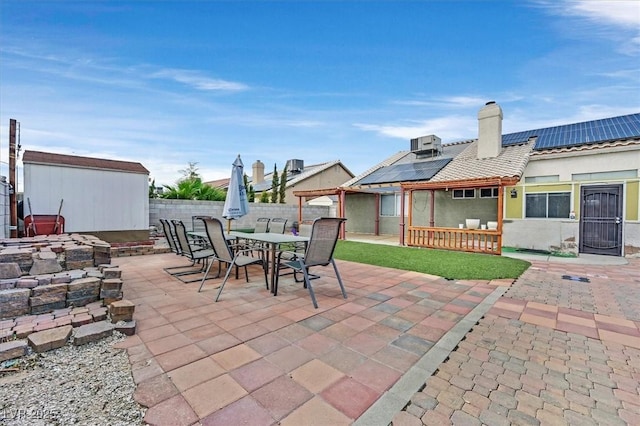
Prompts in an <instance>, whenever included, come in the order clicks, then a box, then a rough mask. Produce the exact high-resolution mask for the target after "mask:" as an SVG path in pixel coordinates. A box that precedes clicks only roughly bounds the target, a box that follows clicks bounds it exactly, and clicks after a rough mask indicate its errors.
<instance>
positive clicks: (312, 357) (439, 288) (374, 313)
mask: <svg viewBox="0 0 640 426" xmlns="http://www.w3.org/2000/svg"><path fill="white" fill-rule="evenodd" d="M177 261H179V259H178V258H177V257H176V256H175V255H173V254H161V255H151V256H137V257H129V258H118V259H114V263H115V264H117V265H119V266H120V268H121V269H122V271H123V276H125V277H126V280H125V281H126V283H125V288H124V291H125V297H126V298H127V299H128V300H131V301H132V302H134V303H135V304H136V311H135V315H134V318H135V319H136V320H137V324H138V331H137V334H136V335H135V336H132V337H130V338H128V339H127V340H125V341H124V342H123V343H122V344H121V345H123V346H126V347H127V349H128V354H129V357H130V361H131V364H132V368H133V377H134V380H135V382H136V384H137V390H136V393H135V398H136V399H137V400H138V401H139V402H141V403H142V404H144V405H145V406H148V407H149V409H148V410H147V413H146V416H145V421H147V422H149V423H151V424H171V425H177V424H185V425H190V424H194V423H196V422H200V424H203V425H212V424H227V425H228V424H241V423H242V422H241V421H240V420H241V419H246V420H247V421H248V422H249V423H250V424H253V425H258V424H276V423H278V422H280V423H281V424H284V425H287V424H291V425H300V424H333V425H336V424H350V423H352V422H353V421H354V420H355V419H357V418H358V417H360V416H361V415H362V414H363V413H364V412H365V411H367V410H368V409H369V408H370V407H371V405H372V404H373V403H374V402H376V401H377V400H378V399H380V397H381V396H382V395H383V394H384V393H385V392H386V391H387V390H388V389H389V388H390V387H391V386H392V385H394V384H395V383H396V382H398V380H399V379H400V378H401V377H402V376H403V375H404V374H405V373H407V371H409V370H410V368H411V367H412V366H413V365H414V364H415V363H416V362H417V361H419V360H420V358H421V357H422V356H423V354H424V353H425V352H426V351H427V350H429V348H431V347H432V346H433V345H434V344H435V343H436V342H438V340H439V339H440V338H441V337H442V336H444V335H445V334H446V333H447V332H448V331H449V330H450V329H451V328H452V327H454V326H455V325H456V324H458V323H459V322H460V320H461V319H463V318H464V317H465V315H467V314H468V313H469V312H471V311H472V310H473V309H474V308H475V307H476V306H477V305H478V304H480V303H481V302H482V301H484V300H485V298H487V296H489V295H491V294H492V293H494V291H496V289H497V288H498V287H496V286H495V285H491V284H490V283H488V282H486V281H477V282H475V281H465V282H453V281H447V280H445V279H443V278H440V277H436V276H430V275H425V274H419V273H414V272H406V271H400V270H394V269H389V268H380V267H373V266H367V265H361V264H357V263H350V262H339V269H340V272H341V274H342V276H343V280H344V282H345V285H346V287H347V291H348V296H349V297H348V298H347V299H343V298H342V296H341V294H340V289H339V287H338V285H337V283H336V281H335V277H333V276H332V271H331V268H326V269H325V270H324V271H322V278H320V279H318V280H314V282H313V284H314V289H315V291H316V296H317V298H318V303H319V309H314V308H313V305H312V304H311V300H310V298H309V295H308V292H307V290H306V289H304V288H303V287H302V285H301V284H295V283H293V280H292V278H290V277H288V278H284V279H282V281H281V290H280V292H279V294H278V296H276V297H274V296H272V295H271V294H270V293H269V292H268V290H266V288H265V284H264V281H263V278H262V276H261V273H260V271H259V269H257V268H256V269H250V282H249V283H245V281H244V279H243V277H242V274H241V279H239V280H232V281H229V283H228V284H227V286H226V287H225V291H224V292H223V293H222V296H221V298H220V301H219V302H217V303H216V302H214V301H213V299H214V297H215V293H216V291H215V290H214V287H216V284H217V283H219V280H209V281H207V284H205V287H204V290H203V292H201V293H198V292H197V291H196V290H197V287H198V285H199V284H198V283H191V284H184V283H182V282H180V281H178V280H177V279H175V278H173V277H171V276H169V275H168V274H167V273H166V272H164V271H163V267H165V266H168V265H173V264H175V263H176V262H177ZM502 291H504V289H501V290H500V292H502ZM423 380H424V378H423ZM229 419H235V420H234V421H233V422H231V423H229ZM301 419H304V421H303V422H302V423H301Z"/></svg>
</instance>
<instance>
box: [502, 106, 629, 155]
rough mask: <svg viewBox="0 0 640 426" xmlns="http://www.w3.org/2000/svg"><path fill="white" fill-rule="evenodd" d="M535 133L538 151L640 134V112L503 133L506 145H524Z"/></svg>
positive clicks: (503, 140) (504, 144)
mask: <svg viewBox="0 0 640 426" xmlns="http://www.w3.org/2000/svg"><path fill="white" fill-rule="evenodd" d="M533 136H537V140H536V146H535V149H536V150H541V149H550V148H561V147H567V146H575V145H586V144H593V143H598V142H606V141H610V140H616V139H626V138H632V137H640V113H638V114H629V115H623V116H620V117H613V118H605V119H601V120H593V121H585V122H582V123H575V124H565V125H563V126H555V127H547V128H544V129H537V130H526V131H524V132H517V133H509V134H507V135H503V136H502V145H503V146H507V145H517V144H521V143H524V142H526V141H528V140H529V138H531V137H533Z"/></svg>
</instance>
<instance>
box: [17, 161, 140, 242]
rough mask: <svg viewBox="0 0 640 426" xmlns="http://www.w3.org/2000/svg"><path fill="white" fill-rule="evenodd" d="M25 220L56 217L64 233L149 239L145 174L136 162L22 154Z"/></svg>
mask: <svg viewBox="0 0 640 426" xmlns="http://www.w3.org/2000/svg"><path fill="white" fill-rule="evenodd" d="M22 162H23V164H24V208H23V210H24V216H25V218H26V217H27V216H29V214H30V211H29V207H28V202H29V201H30V204H31V209H32V213H33V214H34V215H57V213H58V210H59V208H60V205H61V202H62V200H64V202H63V203H62V211H61V215H62V216H63V217H64V222H65V223H64V232H76V233H87V234H93V235H96V236H98V237H99V238H101V239H103V240H105V241H109V242H124V241H143V240H148V239H149V171H148V170H147V169H146V168H145V167H144V166H143V165H142V164H140V163H133V162H128V161H116V160H104V159H99V158H90V157H79V156H73V155H61V154H52V153H47V152H39V151H25V152H24V154H23V156H22Z"/></svg>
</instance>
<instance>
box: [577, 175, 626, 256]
mask: <svg viewBox="0 0 640 426" xmlns="http://www.w3.org/2000/svg"><path fill="white" fill-rule="evenodd" d="M580 211H581V212H582V213H581V215H580V253H591V254H607V255H611V256H621V255H622V222H623V220H622V185H598V186H583V187H582V190H581V206H580Z"/></svg>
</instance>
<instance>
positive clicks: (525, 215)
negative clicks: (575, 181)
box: [524, 191, 572, 219]
mask: <svg viewBox="0 0 640 426" xmlns="http://www.w3.org/2000/svg"><path fill="white" fill-rule="evenodd" d="M559 194H565V195H568V196H569V213H567V215H566V216H562V217H555V216H554V217H549V195H559ZM539 195H544V196H545V199H546V201H545V203H546V205H545V215H544V216H529V215H528V214H527V203H528V201H527V198H528V197H529V196H539ZM571 205H572V204H571V191H548V192H530V193H528V194H525V206H524V217H525V218H527V219H567V218H569V214H570V212H571Z"/></svg>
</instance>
